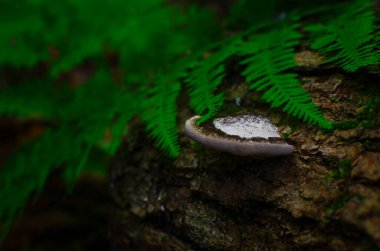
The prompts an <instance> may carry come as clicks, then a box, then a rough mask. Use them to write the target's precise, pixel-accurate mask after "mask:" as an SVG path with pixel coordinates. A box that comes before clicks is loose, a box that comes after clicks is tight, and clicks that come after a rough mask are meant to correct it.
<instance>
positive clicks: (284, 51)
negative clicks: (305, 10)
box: [240, 23, 331, 128]
mask: <svg viewBox="0 0 380 251" xmlns="http://www.w3.org/2000/svg"><path fill="white" fill-rule="evenodd" d="M298 27H299V25H298V24H297V23H295V24H292V25H289V26H287V27H284V28H282V29H279V30H274V31H270V32H268V33H266V34H261V35H258V36H256V37H254V41H252V42H247V43H245V44H243V46H242V47H241V48H240V54H241V55H242V56H245V57H246V58H245V59H244V60H243V61H241V63H242V64H244V65H246V68H245V70H244V71H243V72H242V74H243V75H244V76H245V77H246V78H247V81H252V84H251V85H250V89H254V90H256V91H264V94H263V96H262V98H263V99H264V100H265V101H267V102H269V103H271V106H272V107H279V106H282V105H285V106H284V108H283V110H284V111H285V112H287V113H288V114H290V115H293V116H295V117H297V118H299V119H303V120H304V121H306V122H310V123H316V124H318V125H319V126H321V127H323V128H331V124H330V122H329V121H328V120H326V118H324V116H323V114H322V113H321V112H320V111H319V109H318V107H317V106H316V105H315V104H314V103H313V102H312V100H311V97H310V96H309V94H308V93H307V92H306V91H305V90H304V89H303V88H302V87H301V86H300V83H299V81H298V79H297V75H296V74H293V73H288V72H286V71H287V70H290V69H292V68H294V67H295V66H296V64H295V61H294V56H295V54H294V49H293V47H294V46H295V45H297V43H298V40H299V38H300V37H301V34H299V33H298V32H297V30H296V29H297V28H298Z"/></svg>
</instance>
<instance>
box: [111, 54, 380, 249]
mask: <svg viewBox="0 0 380 251" xmlns="http://www.w3.org/2000/svg"><path fill="white" fill-rule="evenodd" d="M232 61H233V60H232ZM297 62H298V64H299V67H298V68H297V72H298V74H299V75H300V79H301V82H302V83H303V87H304V88H305V89H307V90H308V91H309V92H310V94H311V96H312V97H313V101H314V102H315V103H316V104H317V105H318V106H319V107H320V108H321V110H322V111H323V112H324V114H325V115H326V116H327V117H328V119H330V120H334V121H341V122H339V123H338V124H337V127H338V128H339V129H336V130H334V131H333V132H331V131H324V130H320V129H319V128H318V127H317V126H314V125H310V124H306V123H302V122H301V121H299V120H297V119H294V118H293V117H289V116H288V115H286V114H285V113H284V112H281V110H277V109H272V108H270V106H269V105H268V104H266V103H264V102H263V101H261V100H260V96H259V95H258V94H257V93H253V92H249V91H248V84H247V83H244V82H243V81H242V79H241V78H240V77H238V75H237V72H239V69H234V68H236V67H235V66H236V64H234V63H233V62H230V64H229V65H230V66H229V67H228V69H229V72H228V73H229V74H228V76H227V77H226V78H225V81H224V83H223V84H222V86H221V90H223V91H224V92H225V96H226V101H225V105H224V108H223V111H222V112H221V114H223V115H226V114H232V113H236V112H240V111H244V112H247V111H248V112H253V113H256V114H260V115H263V116H266V117H268V118H269V119H270V120H271V121H272V122H274V123H275V124H276V125H278V126H279V129H280V131H281V133H282V135H283V136H284V137H285V138H286V140H287V142H288V143H289V144H292V145H294V146H295V152H294V153H293V154H292V155H291V156H289V157H281V158H273V159H253V158H247V157H238V156H233V155H229V154H226V153H221V152H216V151H213V150H209V149H206V148H204V147H203V146H201V145H199V144H197V143H195V142H193V141H192V140H190V139H189V138H188V137H187V136H186V135H185V134H184V133H183V125H184V122H185V120H186V119H187V118H189V117H191V116H192V113H191V111H190V110H189V108H188V106H187V100H186V95H185V93H184V94H183V97H181V98H180V99H179V100H181V101H180V103H179V104H178V113H179V130H180V143H181V147H182V153H181V155H180V156H179V158H177V159H174V160H170V159H168V158H166V157H165V156H164V155H163V154H162V153H161V151H160V150H158V149H157V148H155V147H154V146H152V145H153V144H152V141H151V140H149V139H148V138H147V137H146V133H145V132H144V128H140V127H141V124H136V125H135V126H132V128H131V130H130V133H129V135H128V136H127V137H126V139H125V141H124V143H123V145H122V147H121V149H119V152H118V154H117V156H116V157H115V159H114V161H113V162H112V165H111V171H110V172H111V173H110V176H111V193H112V195H113V198H114V201H115V214H114V215H113V220H112V225H111V231H110V232H111V238H112V242H113V246H114V247H113V248H114V250H120V251H121V250H239V251H248V250H260V251H262V250H292V251H293V250H339V251H342V250H378V249H379V248H380V127H379V117H380V116H379V115H380V114H379V109H378V107H379V103H380V102H379V98H378V97H377V96H378V93H379V86H378V83H379V80H380V74H378V73H376V70H372V73H371V70H368V69H367V70H362V71H360V72H359V73H354V74H346V73H343V72H342V71H341V70H339V69H338V68H334V67H330V68H328V67H324V66H321V65H319V61H318V58H317V57H316V56H315V55H314V54H313V53H311V52H308V51H304V52H302V53H298V54H297ZM184 92H185V91H184ZM237 100H240V101H241V102H240V103H241V104H240V106H237V105H236V104H237V103H238V102H236V101H237Z"/></svg>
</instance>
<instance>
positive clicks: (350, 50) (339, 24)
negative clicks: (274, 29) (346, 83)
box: [306, 0, 380, 72]
mask: <svg viewBox="0 0 380 251" xmlns="http://www.w3.org/2000/svg"><path fill="white" fill-rule="evenodd" d="M371 6H372V1H370V0H356V1H354V2H352V3H351V4H349V5H348V6H347V7H345V8H344V10H343V12H342V13H341V14H340V15H338V16H334V17H333V18H332V20H331V21H329V22H328V23H326V24H316V25H310V26H308V27H306V30H308V31H309V32H311V35H312V39H313V43H312V48H313V49H316V50H319V51H320V52H322V53H323V54H327V55H328V56H329V59H328V60H329V62H334V63H337V64H338V65H340V66H342V67H343V69H345V70H346V71H348V72H353V71H356V70H357V69H358V68H360V67H363V66H367V65H372V64H377V63H378V62H379V58H380V52H379V51H378V50H376V43H374V42H373V41H374V39H375V37H376V33H375V25H374V22H375V16H374V14H373V11H372V10H371ZM371 42H372V43H371Z"/></svg>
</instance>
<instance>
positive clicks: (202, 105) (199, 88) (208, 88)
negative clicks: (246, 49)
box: [186, 39, 241, 123]
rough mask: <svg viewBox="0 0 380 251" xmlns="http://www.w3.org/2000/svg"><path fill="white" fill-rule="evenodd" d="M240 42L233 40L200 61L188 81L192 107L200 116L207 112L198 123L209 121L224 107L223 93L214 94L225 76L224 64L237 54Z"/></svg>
mask: <svg viewBox="0 0 380 251" xmlns="http://www.w3.org/2000/svg"><path fill="white" fill-rule="evenodd" d="M240 41H241V40H240V39H236V40H233V41H232V42H230V43H229V44H227V45H224V46H223V48H222V49H221V50H219V51H217V52H215V53H214V54H212V55H211V56H209V57H208V58H206V59H205V60H203V61H200V62H199V63H198V64H197V65H196V66H195V67H194V69H193V71H192V72H191V74H190V76H189V77H188V78H187V79H186V82H187V84H188V89H189V96H190V106H191V107H192V108H193V109H194V111H195V112H196V113H197V114H199V115H202V114H203V113H204V112H205V111H207V113H206V114H203V116H202V117H201V118H200V119H199V120H198V121H197V123H203V122H205V121H207V120H209V119H210V118H212V117H213V116H215V114H216V113H217V112H218V110H219V109H220V108H221V107H222V105H223V102H224V98H223V93H219V94H217V95H214V93H215V91H216V90H217V88H218V86H219V85H220V84H221V83H222V80H223V78H224V75H225V66H224V64H223V62H224V61H225V60H226V59H227V58H228V57H230V56H232V55H233V54H234V53H235V52H236V48H237V44H239V43H240Z"/></svg>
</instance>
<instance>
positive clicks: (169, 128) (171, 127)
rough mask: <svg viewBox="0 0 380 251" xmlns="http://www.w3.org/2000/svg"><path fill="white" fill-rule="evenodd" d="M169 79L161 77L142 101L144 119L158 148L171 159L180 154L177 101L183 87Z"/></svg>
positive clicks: (147, 91)
mask: <svg viewBox="0 0 380 251" xmlns="http://www.w3.org/2000/svg"><path fill="white" fill-rule="evenodd" d="M171 81H172V80H171V79H170V78H169V79H168V78H165V77H163V76H159V77H157V78H156V81H155V82H154V86H153V87H149V88H147V90H146V94H147V98H146V99H145V100H144V101H142V105H143V108H144V111H143V114H142V117H143V120H144V122H145V123H146V124H147V126H146V129H147V131H148V132H149V135H150V137H152V138H153V139H154V140H155V141H156V144H157V146H159V147H160V148H161V149H162V150H163V151H164V152H165V153H167V154H168V155H169V156H170V157H176V156H178V155H179V153H180V147H179V143H178V132H177V127H176V107H177V104H176V99H177V97H178V95H179V91H180V88H181V85H180V84H179V83H178V82H171Z"/></svg>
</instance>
